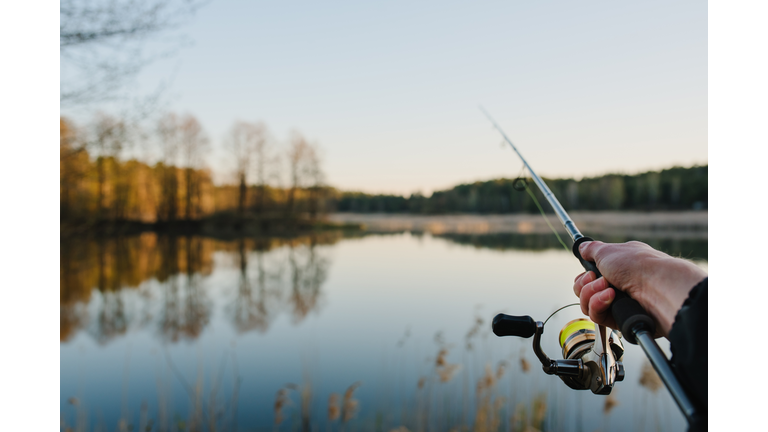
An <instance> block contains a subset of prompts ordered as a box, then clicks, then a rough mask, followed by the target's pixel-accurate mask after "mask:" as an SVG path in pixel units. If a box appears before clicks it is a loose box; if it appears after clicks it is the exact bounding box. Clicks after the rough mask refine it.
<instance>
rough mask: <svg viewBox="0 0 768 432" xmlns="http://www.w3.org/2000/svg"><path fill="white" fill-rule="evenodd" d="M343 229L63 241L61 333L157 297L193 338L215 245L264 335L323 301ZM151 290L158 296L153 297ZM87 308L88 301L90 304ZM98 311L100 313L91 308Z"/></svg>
mask: <svg viewBox="0 0 768 432" xmlns="http://www.w3.org/2000/svg"><path fill="white" fill-rule="evenodd" d="M395 234H396V233H395ZM377 235H385V236H386V235H393V234H377ZM415 235H417V236H418V235H419V234H418V233H415ZM344 236H345V234H342V233H341V232H336V233H322V234H315V235H309V236H304V237H294V238H260V239H252V238H239V239H234V240H219V239H214V238H207V237H199V236H169V235H157V234H154V233H144V234H141V235H139V236H132V237H112V238H96V239H85V240H83V239H77V240H66V241H65V240H62V241H61V264H60V303H61V310H60V320H61V321H60V340H61V341H62V342H65V341H68V340H70V339H71V338H72V337H73V336H74V335H75V334H77V333H78V332H79V331H81V330H83V329H86V328H87V327H88V326H89V324H92V326H91V327H90V328H89V333H90V334H92V335H93V337H94V338H95V339H96V340H97V341H98V342H100V343H106V342H108V341H109V340H111V339H113V338H115V337H118V336H120V335H123V334H125V333H126V331H128V329H129V328H130V327H131V326H133V325H136V326H139V327H144V326H147V325H151V324H152V322H153V316H152V312H151V311H153V310H154V308H153V307H152V306H153V304H154V303H159V304H160V308H159V311H158V312H157V315H158V318H157V322H156V323H155V325H156V328H157V331H158V332H159V334H160V335H161V337H162V339H163V340H165V341H169V342H177V341H180V340H192V339H195V338H197V337H198V336H199V335H200V334H201V333H202V332H203V330H204V329H205V328H206V326H207V325H208V323H209V322H210V319H211V313H212V310H211V308H212V301H211V299H210V298H209V297H208V293H207V291H206V288H205V287H204V284H203V280H204V278H205V277H206V276H208V275H210V274H211V273H212V271H213V267H214V254H215V253H216V252H225V253H227V254H229V255H232V256H234V257H235V266H236V267H237V269H238V280H237V286H236V287H234V289H233V291H234V293H235V295H234V296H232V300H231V301H230V302H229V304H228V305H227V306H226V308H225V310H226V313H227V314H228V316H229V317H230V321H231V323H232V325H233V326H234V327H235V329H236V330H237V332H238V333H246V332H249V331H256V332H259V333H265V332H266V331H267V330H268V329H269V327H270V324H271V323H272V322H274V320H275V319H276V317H277V316H279V315H280V314H281V313H283V312H285V313H288V314H290V316H291V320H292V322H293V323H294V324H298V323H300V322H302V321H303V320H304V319H305V318H306V317H307V315H309V314H310V313H311V312H312V311H318V310H319V309H320V308H321V306H322V299H323V295H322V285H323V283H324V282H325V280H326V279H327V273H328V269H329V266H330V261H329V259H328V258H327V257H325V256H323V255H322V254H321V253H320V252H319V251H318V248H317V246H318V245H329V244H334V243H336V242H337V241H339V240H340V239H342V238H344ZM346 236H349V234H346ZM436 237H439V238H443V239H446V240H449V241H451V242H453V243H456V244H461V245H468V246H473V247H476V248H488V249H495V250H510V249H523V250H547V249H560V248H562V246H561V245H560V244H559V243H558V241H557V239H556V238H555V237H554V236H552V235H540V234H527V235H523V234H494V235H472V234H441V235H438V236H436ZM604 240H605V241H611V242H622V241H626V240H628V239H625V238H618V237H617V238H606V239H604ZM645 241H646V242H648V243H649V244H651V246H653V247H655V248H657V249H659V250H662V251H665V252H667V253H669V254H671V255H674V256H683V257H686V258H690V259H704V260H706V258H707V240H706V238H704V239H695V238H694V239H658V238H651V239H646V240H645ZM150 281H156V282H157V284H156V285H157V289H158V290H159V292H155V291H153V289H152V287H150V286H148V282H150ZM129 292H137V293H138V294H139V303H140V304H139V306H138V307H137V308H135V310H136V311H135V313H129V311H128V310H127V309H126V308H127V303H126V295H127V294H128V293H129ZM94 296H95V297H96V299H97V301H94ZM155 296H158V297H159V300H155ZM89 305H92V306H91V307H90V309H89ZM94 308H95V309H96V310H95V311H93V310H91V309H94Z"/></svg>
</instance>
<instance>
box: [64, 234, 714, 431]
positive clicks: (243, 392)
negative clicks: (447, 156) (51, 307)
mask: <svg viewBox="0 0 768 432" xmlns="http://www.w3.org/2000/svg"><path fill="white" fill-rule="evenodd" d="M638 239H639V240H644V239H642V238H638ZM612 240H614V241H617V240H616V239H614V238H612ZM624 240H626V239H618V241H624ZM647 241H648V242H649V243H651V244H652V245H653V246H654V247H657V248H660V249H662V250H664V251H666V252H668V253H670V254H672V255H675V256H683V257H687V258H688V259H692V260H693V261H694V262H695V263H697V264H698V265H700V266H702V267H703V268H705V269H706V268H707V239H706V236H703V237H701V238H696V236H693V237H686V238H682V239H681V238H670V239H665V238H663V237H659V236H655V237H653V238H649V239H647ZM581 271H582V270H581V267H580V266H579V264H578V262H577V261H576V259H574V257H573V256H572V255H571V253H570V252H568V251H565V250H564V249H563V247H562V246H561V245H560V244H559V243H558V241H557V239H556V238H554V235H551V234H549V235H546V234H519V233H517V234H516V233H490V234H462V233H442V234H432V233H429V232H408V231H405V232H391V233H374V234H371V233H360V232H346V233H345V232H341V231H338V232H337V231H328V232H320V233H317V234H313V235H306V236H299V237H293V238H258V239H252V238H248V239H246V238H242V239H237V238H236V239H214V238H206V237H196V236H191V237H173V236H167V235H159V234H155V233H144V234H141V235H138V236H132V237H116V238H101V239H77V240H64V239H62V241H61V267H60V275H61V286H60V299H61V326H60V332H61V350H60V367H61V371H60V372H61V381H60V413H61V418H62V430H65V429H67V428H72V430H110V431H111V430H133V431H138V430H140V431H145V430H162V431H182V430H183V431H191V430H209V431H212V430H239V431H257V430H265V431H266V430H270V431H288V430H302V429H303V430H313V431H335V430H344V431H353V430H371V431H392V430H397V431H403V430H409V431H412V432H415V431H442V430H446V431H447V430H457V431H458V430H476V431H492V430H526V428H527V427H535V428H537V429H539V430H563V431H594V430H617V431H620V430H627V431H645V430H654V431H656V430H670V431H679V430H684V428H685V421H684V418H683V416H682V415H681V414H680V413H679V411H678V409H677V407H676V406H675V404H674V402H673V400H672V398H671V397H670V396H669V395H668V393H667V392H666V390H665V389H664V387H663V386H662V385H661V384H660V382H659V380H658V377H656V376H655V373H653V371H652V370H649V365H648V362H647V361H646V360H645V358H644V355H643V353H642V351H641V350H640V348H639V347H637V346H634V345H629V344H625V348H626V352H625V355H624V366H625V371H626V378H625V379H624V381H623V382H619V383H617V384H616V386H615V388H614V390H613V393H612V394H611V395H610V396H608V397H606V396H597V395H594V394H592V393H591V392H589V391H576V390H571V389H569V388H567V387H566V386H565V385H564V384H563V383H562V382H561V381H560V379H559V378H557V377H554V376H548V375H546V374H544V373H543V372H542V371H541V369H540V363H538V361H537V359H536V357H535V355H534V354H533V351H532V350H531V341H532V339H520V338H497V337H496V336H494V335H493V334H492V333H491V328H490V321H491V318H493V316H494V315H495V314H497V313H499V312H504V313H507V314H513V315H530V316H532V317H533V318H534V319H536V320H540V321H544V320H545V319H546V318H547V317H548V316H549V315H550V314H551V313H552V312H554V311H555V310H556V309H558V308H559V307H561V306H565V305H567V304H569V303H573V302H575V301H577V299H576V297H575V296H574V295H573V292H572V288H571V287H572V283H573V279H574V277H575V276H576V275H577V274H578V273H580V272H581ZM579 316H581V313H580V310H579V308H578V307H570V308H567V309H564V310H563V311H561V312H559V313H558V314H556V315H554V316H553V317H552V318H551V319H550V320H549V322H548V323H547V325H546V327H545V332H544V335H543V337H542V341H543V342H542V347H543V349H544V351H545V352H546V353H547V354H548V355H549V356H550V357H551V358H561V354H560V348H559V345H558V342H557V335H558V333H559V331H560V329H561V328H562V326H563V325H565V324H566V323H567V322H568V321H570V320H572V319H574V318H577V317H579ZM660 344H661V346H662V348H663V349H664V350H665V351H666V352H667V353H669V350H668V344H666V343H665V340H663V339H662V340H660Z"/></svg>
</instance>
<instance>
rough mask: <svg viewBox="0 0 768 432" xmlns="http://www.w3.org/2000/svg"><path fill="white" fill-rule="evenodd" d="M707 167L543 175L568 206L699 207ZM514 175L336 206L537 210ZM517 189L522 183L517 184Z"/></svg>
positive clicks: (356, 197) (345, 197) (354, 197)
mask: <svg viewBox="0 0 768 432" xmlns="http://www.w3.org/2000/svg"><path fill="white" fill-rule="evenodd" d="M707 169H708V166H707V165H705V166H693V167H690V168H682V167H674V168H670V169H665V170H662V171H649V172H645V173H642V174H636V175H622V174H608V175H604V176H600V177H591V178H583V179H581V180H575V179H571V178H566V179H545V181H546V183H547V185H548V186H549V188H550V189H551V190H552V192H553V193H554V194H555V196H557V197H558V200H559V201H560V203H561V204H563V206H565V207H566V208H567V209H568V210H598V211H599V210H635V211H653V210H691V209H693V210H700V209H706V208H707V202H708V198H707V196H708V195H707V181H708V175H707ZM515 182H516V180H514V179H498V180H490V181H485V182H475V183H471V184H462V185H458V186H455V187H454V188H452V189H449V190H444V191H436V192H434V193H433V194H432V196H430V197H425V196H423V195H421V194H412V195H411V196H409V197H405V196H398V195H369V194H365V193H360V192H347V193H342V194H340V196H339V197H338V198H337V201H336V206H335V208H336V211H340V212H360V213H374V212H376V213H417V214H441V213H485V214H488V213H491V214H504V213H535V212H538V209H537V207H536V204H535V202H534V201H533V199H531V197H530V196H529V194H528V193H527V192H525V190H517V189H515ZM527 182H528V187H529V188H530V190H532V191H533V192H534V193H535V194H536V197H537V199H538V201H539V202H540V203H541V204H542V207H544V209H545V211H547V212H550V211H551V207H550V206H549V205H548V204H546V203H545V201H546V200H545V199H544V197H543V195H542V194H541V192H539V190H538V187H536V185H535V184H533V182H532V181H531V180H530V179H527ZM517 186H518V188H519V186H520V183H518V184H517Z"/></svg>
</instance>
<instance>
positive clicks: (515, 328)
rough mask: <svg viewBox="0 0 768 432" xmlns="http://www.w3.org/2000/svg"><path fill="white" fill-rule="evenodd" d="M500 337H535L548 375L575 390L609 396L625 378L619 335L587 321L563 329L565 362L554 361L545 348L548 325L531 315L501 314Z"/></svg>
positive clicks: (495, 328) (496, 330)
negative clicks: (534, 319)
mask: <svg viewBox="0 0 768 432" xmlns="http://www.w3.org/2000/svg"><path fill="white" fill-rule="evenodd" d="M493 333H495V334H496V336H518V337H522V338H529V337H531V336H533V352H534V353H535V354H536V357H538V359H539V361H540V362H541V366H542V369H543V370H544V372H545V373H547V374H548V375H557V376H559V377H560V379H562V380H563V382H564V383H565V384H566V385H567V386H568V387H570V388H572V389H574V390H587V389H589V390H592V393H594V394H601V395H608V394H610V393H611V390H612V389H613V385H614V384H615V383H616V382H617V381H622V380H623V379H624V365H623V364H622V363H621V359H622V357H623V355H624V346H623V345H622V344H621V338H620V337H619V334H618V333H617V332H615V331H613V330H611V329H609V328H606V327H603V326H598V325H597V324H595V323H593V322H592V321H589V320H587V319H585V318H578V319H575V320H573V321H571V322H569V323H568V324H566V325H565V326H564V327H563V328H562V330H560V337H559V339H560V347H561V348H562V350H563V357H564V359H562V360H552V359H550V358H549V357H548V356H547V355H546V354H545V353H544V351H543V350H542V349H541V335H542V333H544V323H542V322H541V321H536V322H534V321H533V318H531V317H530V316H512V315H504V314H498V315H496V317H494V318H493Z"/></svg>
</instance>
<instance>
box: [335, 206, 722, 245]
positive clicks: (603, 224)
mask: <svg viewBox="0 0 768 432" xmlns="http://www.w3.org/2000/svg"><path fill="white" fill-rule="evenodd" d="M570 216H571V218H572V219H573V221H574V223H576V226H577V227H578V228H579V230H580V231H582V232H585V233H587V232H588V233H590V234H602V235H618V234H621V235H629V236H638V237H644V238H648V237H665V238H696V239H706V238H707V235H708V212H707V211H706V210H702V211H680V212H672V211H665V212H608V211H606V212H578V211H574V212H572V213H570ZM547 217H548V219H549V222H550V224H552V226H553V227H554V228H555V229H556V230H557V231H558V233H562V234H565V233H566V232H565V229H564V228H563V226H562V224H561V223H560V221H559V220H558V219H557V217H556V216H555V215H553V214H548V215H547ZM326 220H327V221H329V222H332V223H343V224H361V225H364V230H365V231H368V232H381V233H385V232H399V231H418V232H429V233H430V234H502V233H515V234H547V233H551V232H552V231H551V229H550V228H549V226H547V223H546V221H545V220H544V218H543V217H542V216H541V214H506V215H499V214H496V215H476V214H456V215H411V214H393V213H332V214H329V215H328V216H327V218H326Z"/></svg>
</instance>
